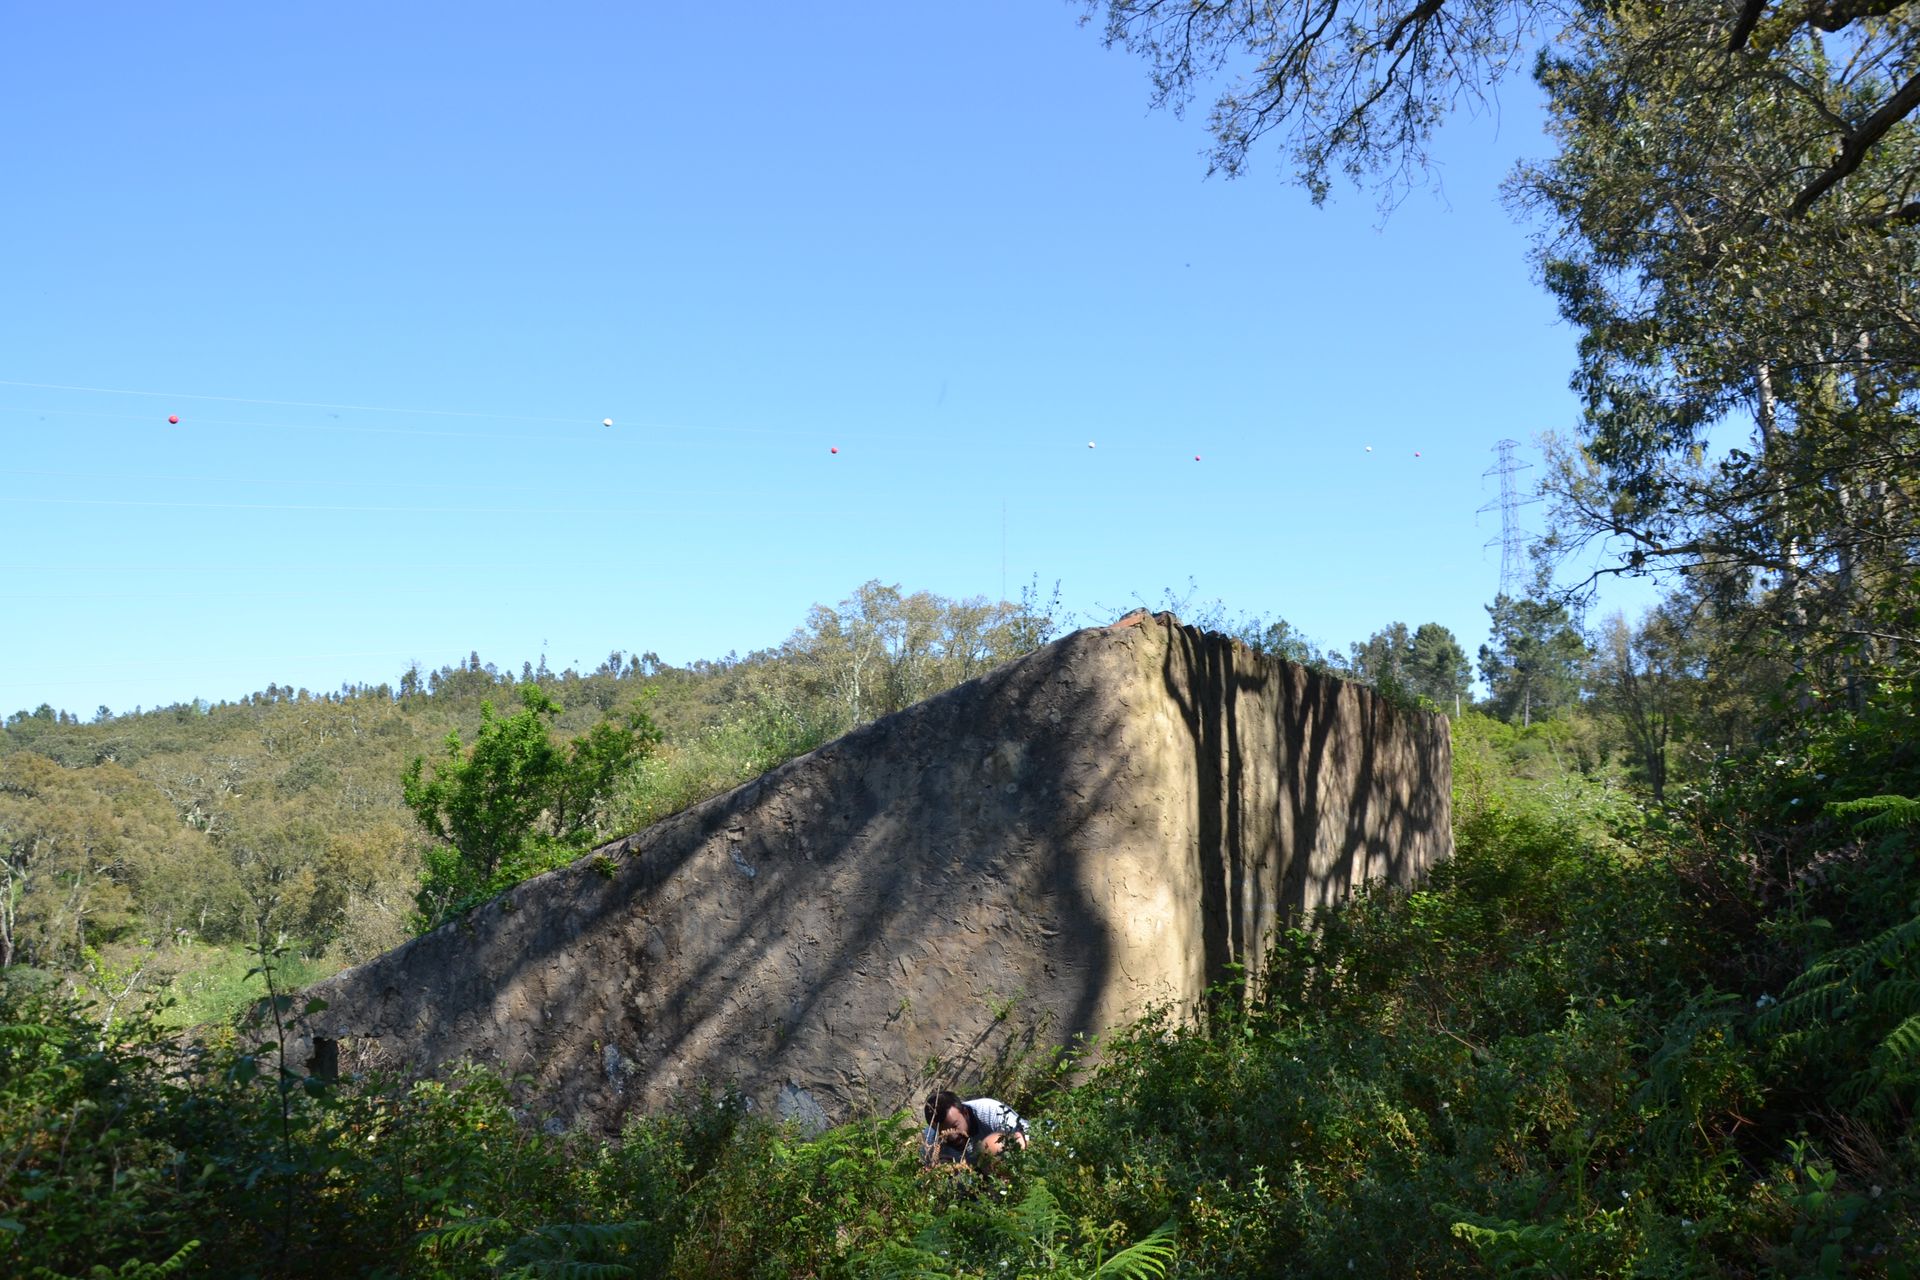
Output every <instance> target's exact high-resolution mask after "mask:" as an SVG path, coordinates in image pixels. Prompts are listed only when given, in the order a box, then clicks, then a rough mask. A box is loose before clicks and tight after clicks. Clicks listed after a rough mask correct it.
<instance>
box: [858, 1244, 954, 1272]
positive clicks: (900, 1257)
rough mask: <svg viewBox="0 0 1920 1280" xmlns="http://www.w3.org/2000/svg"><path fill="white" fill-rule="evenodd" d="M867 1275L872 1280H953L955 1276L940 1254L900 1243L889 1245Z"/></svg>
mask: <svg viewBox="0 0 1920 1280" xmlns="http://www.w3.org/2000/svg"><path fill="white" fill-rule="evenodd" d="M866 1274H867V1275H868V1276H870V1277H872V1280H952V1276H953V1272H952V1271H951V1270H949V1269H948V1267H947V1265H946V1263H945V1261H944V1260H943V1259H941V1258H940V1256H939V1255H938V1254H935V1253H931V1252H929V1251H927V1250H925V1249H916V1248H914V1247H913V1246H912V1245H905V1244H898V1243H892V1244H889V1245H887V1247H886V1249H885V1250H883V1251H882V1252H881V1254H880V1256H879V1257H878V1258H877V1259H875V1260H874V1263H873V1265H872V1266H871V1267H869V1268H868V1270H867V1271H866Z"/></svg>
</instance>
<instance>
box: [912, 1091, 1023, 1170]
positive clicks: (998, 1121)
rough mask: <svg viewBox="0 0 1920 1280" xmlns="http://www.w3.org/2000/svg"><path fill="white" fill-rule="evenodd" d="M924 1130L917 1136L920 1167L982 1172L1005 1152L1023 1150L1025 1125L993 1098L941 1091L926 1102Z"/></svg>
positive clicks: (1006, 1106) (1017, 1116) (1012, 1111)
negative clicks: (1010, 1147)
mask: <svg viewBox="0 0 1920 1280" xmlns="http://www.w3.org/2000/svg"><path fill="white" fill-rule="evenodd" d="M925 1114H926V1120H927V1127H926V1128H925V1129H924V1130H922V1132H921V1135H920V1148H921V1150H920V1158H921V1163H922V1164H923V1165H925V1166H926V1167H927V1168H929V1169H933V1168H939V1167H940V1166H943V1165H956V1166H960V1167H965V1168H974V1169H979V1168H982V1167H983V1166H984V1165H986V1164H990V1163H991V1162H992V1160H993V1158H994V1157H995V1156H997V1155H999V1154H1000V1153H1001V1152H1003V1151H1005V1150H1006V1149H1007V1144H1008V1143H1012V1144H1013V1145H1015V1146H1017V1147H1019V1148H1021V1149H1022V1150H1025V1149H1026V1145H1027V1122H1026V1121H1025V1120H1022V1119H1021V1118H1020V1113H1019V1112H1017V1111H1015V1110H1014V1109H1013V1108H1012V1107H1010V1106H1008V1105H1007V1104H1006V1103H1004V1102H1001V1101H999V1100H998V1099H996V1098H971V1099H969V1100H967V1101H965V1102H962V1101H961V1100H960V1098H959V1096H958V1095H957V1094H955V1093H952V1092H951V1091H949V1090H946V1089H942V1090H940V1091H939V1092H938V1093H935V1094H934V1095H932V1096H931V1097H929V1098H928V1099H927V1105H926V1108H925Z"/></svg>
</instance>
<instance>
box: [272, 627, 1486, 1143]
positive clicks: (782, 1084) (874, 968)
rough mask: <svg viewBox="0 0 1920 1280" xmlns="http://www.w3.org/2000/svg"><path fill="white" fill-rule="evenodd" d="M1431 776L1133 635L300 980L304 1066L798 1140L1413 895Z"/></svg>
mask: <svg viewBox="0 0 1920 1280" xmlns="http://www.w3.org/2000/svg"><path fill="white" fill-rule="evenodd" d="M1451 770H1452V764H1451V757H1450V754H1449V747H1448V735H1447V723H1446V720H1445V718H1444V717H1442V716H1439V715H1434V714H1430V713H1426V712H1420V711H1412V710H1407V709H1404V708H1400V707H1396V706H1394V705H1392V704H1390V703H1388V702H1387V701H1386V700H1384V699H1382V698H1380V697H1379V696H1378V695H1376V694H1375V693H1373V692H1372V691H1371V690H1369V689H1366V688H1364V687H1362V686H1359V685H1355V684H1350V683H1348V682H1345V681H1342V680H1339V679H1336V678H1334V677H1331V676H1327V675H1324V674H1320V673H1317V672H1313V671H1309V670H1307V669H1305V668H1303V667H1299V666H1295V665H1293V664H1292V663H1288V662H1283V661H1280V660H1277V659H1272V658H1264V657H1261V656H1259V655H1257V654H1255V653H1253V652H1252V651H1250V650H1248V649H1247V648H1245V647H1244V646H1241V645H1238V644H1236V643H1234V642H1233V641H1231V640H1229V639H1227V638H1226V637H1224V636H1219V635H1213V634H1208V633H1204V632H1201V631H1198V630H1195V629H1194V628H1191V627H1187V626H1183V625H1181V624H1180V622H1179V621H1178V620H1177V619H1175V618H1173V617H1172V616H1171V615H1167V614H1160V615H1147V614H1144V613H1142V614H1135V615H1129V617H1128V618H1125V619H1122V620H1121V622H1119V623H1116V624H1115V625H1114V626H1112V627H1106V628H1093V629H1088V630H1084V631H1079V632H1076V633H1074V634H1072V635H1070V636H1067V637H1065V638H1064V639H1062V640H1059V641H1057V642H1055V643H1053V644H1051V645H1048V646H1046V647H1045V648H1042V649H1039V650H1037V651H1036V652H1034V653H1032V654H1029V655H1027V656H1026V657H1024V658H1021V659H1019V660H1018V661H1016V662H1012V663H1009V664H1008V665H1006V666H1004V667H1001V668H999V669H998V670H996V671H994V672H991V673H990V674H988V675H986V676H983V677H981V678H979V679H976V680H973V681H970V682H969V683H967V684H964V685H961V686H959V687H958V688H955V689H951V690H949V691H947V692H946V693H943V694H940V695H938V696H937V697H933V698H929V699H928V700H927V701H925V702H923V703H920V704H918V705H916V706H913V707H910V708H908V709H907V710H905V711H902V712H900V713H898V714H896V715H892V716H889V717H887V718H886V719H884V720H880V721H876V722H874V723H872V724H869V725H865V726H863V727H862V728H860V729H857V730H855V731H854V732H852V733H850V734H848V735H847V736H846V737H844V738H841V739H839V740H837V741H835V742H832V743H829V744H828V745H826V746H824V747H821V748H820V749H819V750H817V751H814V752H812V753H810V754H808V755H805V756H802V757H799V758H798V759H795V760H791V761H789V762H788V763H786V764H784V765H782V766H780V767H779V768H777V769H775V770H773V771H772V772H770V773H768V774H766V775H764V776H763V777H761V778H759V779H757V780H755V781H753V782H749V783H747V784H745V785H744V786H741V787H739V788H737V789H735V790H733V791H731V792H728V793H727V794H725V795H722V796H717V797H715V798H714V799H712V800H709V801H706V802H705V803H703V804H700V805H696V806H694V807H693V808H691V809H688V810H686V811H685V812H683V813H680V814H678V815H675V816H674V817H671V818H668V819H666V820H665V821H663V822H660V823H657V824H656V825H654V826H652V827H649V828H648V829H647V830H645V831H641V832H639V833H637V834H634V835H631V836H628V837H626V838H624V839H621V840H616V841H613V842H612V843H610V844H607V845H605V846H603V847H602V848H601V849H599V850H597V851H596V852H595V853H593V854H590V855H588V856H586V857H583V858H581V859H580V860H579V861H577V862H575V863H573V864H572V865H570V866H567V867H563V868H561V869H559V870H555V871H552V872H549V873H547V874H545V875H543V876H540V877H537V878H536V879H533V880H529V881H527V882H526V883H524V884H522V885H519V886H517V887H516V888H514V889H513V890H511V891H509V892H508V893H506V894H505V895H503V896H502V897H500V898H499V899H496V900H495V901H494V902H492V903H490V904H488V905H486V906H483V907H480V908H477V909H476V910H474V911H473V912H471V913H470V914H469V915H468V916H467V917H466V918H465V919H463V920H460V921H456V922H454V923H450V924H448V925H445V926H443V927H442V928H440V929H438V930H436V931H435V932H433V933H430V934H427V935H425V936H423V937H420V938H416V939H414V940H413V941H411V942H409V943H407V944H406V945H405V946H402V947H399V948H397V949H396V950H394V951H391V952H389V953H387V954H386V955H383V956H380V957H377V958H376V959H374V960H372V961H369V962H368V963H366V964H363V965H361V966H359V967H357V968H354V969H350V970H348V971H346V972H344V973H342V974H339V975H337V976H336V977H334V978H332V979H329V980H328V981H326V982H323V983H320V984H318V985H317V986H315V987H314V988H312V989H311V990H310V991H309V993H308V994H309V995H312V996H317V997H320V998H321V999H324V1000H325V1001H326V1002H327V1007H326V1008H325V1010H323V1011H322V1012H319V1013H317V1014H314V1015H312V1016H311V1017H309V1018H307V1019H306V1020H305V1021H304V1022H303V1023H302V1024H301V1027H300V1037H299V1041H298V1044H297V1045H296V1049H295V1051H296V1052H300V1053H303V1054H304V1053H308V1052H311V1051H313V1049H314V1046H315V1041H316V1038H318V1039H321V1040H326V1041H331V1042H334V1043H336V1044H337V1045H339V1046H340V1049H341V1052H342V1053H343V1054H344V1061H345V1062H346V1063H347V1064H348V1065H349V1066H352V1065H354V1064H372V1063H384V1064H387V1065H394V1066H401V1067H404V1068H407V1069H410V1070H416V1071H429V1070H432V1069H435V1068H438V1067H441V1066H444V1065H446V1064H448V1063H451V1062H453V1061H457V1060H460V1059H463V1058H470V1059H474V1060H477V1061H481V1062H485V1063H489V1064H492V1065H494V1066H496V1067H498V1068H499V1069H500V1070H501V1071H503V1072H504V1073H506V1074H507V1075H509V1076H514V1077H523V1078H524V1079H525V1081H526V1083H525V1085H524V1086H523V1094H524V1096H525V1098H526V1101H527V1103H528V1106H529V1107H530V1108H531V1110H532V1111H533V1113H534V1114H537V1115H540V1116H543V1117H546V1118H547V1119H548V1121H549V1122H550V1123H554V1124H575V1123H580V1124H588V1125H590V1126H592V1127H593V1128H596V1129H602V1130H611V1129H614V1128H616V1127H617V1126H618V1125H619V1123H620V1122H621V1120H622V1119H623V1117H624V1116H625V1115H626V1114H627V1113H629V1112H631V1111H633V1110H636V1109H640V1110H647V1109H653V1108H656V1107H659V1106H661V1105H663V1104H666V1103H668V1102H669V1101H671V1100H672V1098H673V1097H674V1095H675V1094H676V1093H677V1092H679V1091H681V1090H684V1089H687V1088H691V1087H693V1086H695V1085H697V1084H699V1083H702V1082H727V1083H731V1084H735V1085H737V1086H738V1087H740V1088H741V1089H742V1090H743V1091H744V1092H745V1093H746V1095H747V1096H748V1097H749V1098H750V1099H752V1101H753V1103H754V1104H755V1105H756V1106H759V1107H763V1108H767V1109H771V1110H773V1111H775V1112H777V1113H778V1114H780V1115H782V1116H786V1117H789V1118H792V1119H795V1120H797V1121H799V1122H801V1123H803V1124H806V1125H809V1126H820V1125H824V1124H826V1123H828V1122H834V1121H839V1120H843V1119H845V1118H847V1117H849V1116H850V1115H853V1114H856V1113H862V1112H876V1111H878V1112H884V1111H890V1110H892V1109H895V1108H897V1107H901V1106H905V1105H908V1104H909V1103H910V1102H911V1100H912V1099H913V1098H915V1097H916V1096H917V1094H918V1093H919V1092H920V1091H922V1090H923V1089H924V1087H925V1086H926V1084H927V1083H928V1082H929V1080H930V1078H931V1077H932V1076H934V1075H938V1076H939V1077H940V1078H941V1079H942V1081H943V1082H951V1083H953V1084H956V1085H958V1086H959V1087H961V1088H963V1089H964V1088H965V1087H966V1086H967V1085H968V1084H970V1083H972V1082H973V1080H974V1079H976V1078H977V1073H978V1071H979V1069H980V1066H981V1064H982V1063H984V1062H985V1061H987V1060H988V1059H990V1058H991V1057H992V1056H994V1055H996V1054H1002V1053H1005V1052H1007V1051H1008V1050H1009V1049H1010V1048H1012V1047H1017V1046H1020V1045H1023V1044H1036V1043H1045V1042H1059V1043H1065V1042H1068V1041H1069V1040H1071V1039H1072V1037H1074V1036H1075V1035H1077V1034H1088V1035H1092V1034H1097V1033H1099V1032H1101V1031H1104V1030H1106V1029H1108V1028H1111V1027H1114V1026H1116V1025H1118V1024H1120V1023H1122V1022H1124V1021H1125V1020H1127V1019H1129V1018H1131V1017H1133V1016H1135V1015H1136V1014H1137V1013H1138V1012H1140V1011H1141V1010H1142V1009H1143V1008H1144V1007H1146V1006H1147V1005H1149V1004H1152V1003H1157V1002H1168V1003H1172V1004H1175V1005H1179V1006H1191V1005H1192V1004H1193V1002H1195V1001H1196V1000H1197V999H1199V998H1200V997H1201V995H1202V993H1203V992H1204V991H1205V989H1206V988H1207V986H1208V985H1210V984H1211V983H1212V982H1214V981H1217V980H1219V978H1221V977H1222V976H1223V975H1224V974H1225V973H1226V972H1227V971H1228V969H1227V966H1228V965H1229V964H1234V963H1237V964H1242V965H1245V966H1247V967H1248V969H1249V970H1251V971H1254V972H1256V973H1257V971H1258V969H1259V967H1260V963H1261V960H1262V958H1263V955H1264V951H1265V941H1266V939H1267V938H1268V936H1269V934H1270V933H1271V932H1272V931H1273V930H1274V928H1275V927H1276V926H1280V925H1283V924H1286V923H1289V922H1295V921H1299V920H1301V919H1303V918H1304V917H1305V916H1307V915H1308V914H1309V913H1310V912H1311V911H1312V910H1313V908H1315V907H1317V906H1320V905H1322V904H1324V903H1328V902H1331V901H1335V900H1337V899H1339V898H1341V897H1343V896H1345V895H1346V894H1347V893H1349V892H1350V890H1351V888H1352V887H1353V886H1355V885H1357V884H1360V883H1362V882H1363V881H1365V880H1368V879H1375V878H1385V879H1387V880H1390V881H1393V882H1395V883H1398V884H1406V883H1409V882H1411V881H1412V880H1413V879H1414V878H1415V877H1417V876H1418V875H1419V874H1420V873H1421V872H1422V871H1423V870H1424V869H1425V868H1427V867H1428V866H1430V865H1432V863H1433V862H1434V861H1436V860H1437V859H1440V858H1443V857H1446V856H1447V855H1448V854H1449V853H1450V852H1451V851H1452V833H1451V814H1450V808H1449V793H1450V786H1451ZM323 1047H324V1046H323Z"/></svg>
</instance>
